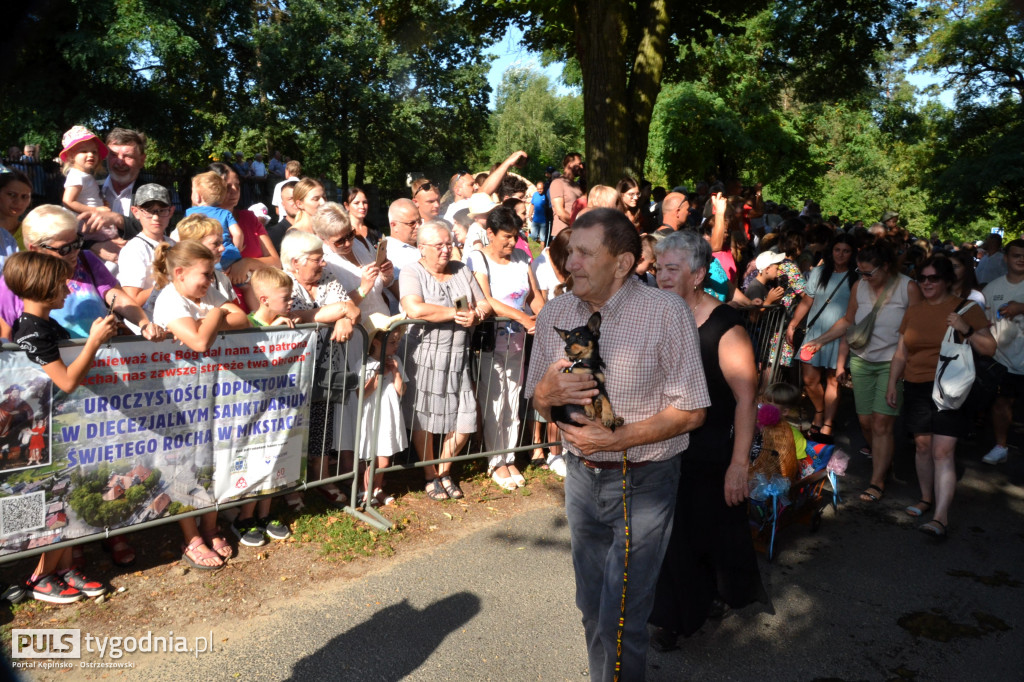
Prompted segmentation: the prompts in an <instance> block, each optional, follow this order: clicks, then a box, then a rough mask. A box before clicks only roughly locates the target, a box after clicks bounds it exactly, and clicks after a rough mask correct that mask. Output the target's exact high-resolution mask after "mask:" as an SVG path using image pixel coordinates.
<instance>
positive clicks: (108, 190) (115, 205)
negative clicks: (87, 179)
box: [102, 175, 135, 215]
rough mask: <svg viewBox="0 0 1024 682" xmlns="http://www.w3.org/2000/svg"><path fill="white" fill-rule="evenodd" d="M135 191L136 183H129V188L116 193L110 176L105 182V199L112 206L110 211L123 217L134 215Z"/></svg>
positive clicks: (103, 189)
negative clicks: (133, 196)
mask: <svg viewBox="0 0 1024 682" xmlns="http://www.w3.org/2000/svg"><path fill="white" fill-rule="evenodd" d="M134 189H135V183H134V182H131V183H128V186H127V187H125V188H124V189H122V190H121V191H120V192H115V191H114V183H113V181H112V180H111V177H110V176H109V175H108V176H107V179H106V180H104V181H103V188H102V191H103V198H104V199H106V201H107V205H109V206H110V210H111V211H113V212H114V213H120V214H121V215H131V214H132V192H133V190H134Z"/></svg>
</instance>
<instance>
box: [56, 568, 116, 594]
mask: <svg viewBox="0 0 1024 682" xmlns="http://www.w3.org/2000/svg"><path fill="white" fill-rule="evenodd" d="M61 578H62V579H63V580H64V582H65V583H66V584H67V586H68V587H70V588H72V589H75V590H78V591H79V592H81V593H82V594H84V595H85V596H87V597H98V596H100V595H101V594H106V593H107V588H106V587H104V586H103V583H101V582H99V581H98V580H90V579H89V578H86V577H85V574H84V573H82V572H81V571H80V570H78V569H77V568H72V569H71V570H70V571H68V572H67V573H65V574H64V575H62V576H61Z"/></svg>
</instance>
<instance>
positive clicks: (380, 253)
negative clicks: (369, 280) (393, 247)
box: [374, 237, 388, 268]
mask: <svg viewBox="0 0 1024 682" xmlns="http://www.w3.org/2000/svg"><path fill="white" fill-rule="evenodd" d="M387 242H388V238H387V237H381V240H380V243H379V244H377V260H376V262H375V263H374V265H376V266H377V267H378V268H379V267H381V266H382V265H384V261H386V260H387V259H388V247H387Z"/></svg>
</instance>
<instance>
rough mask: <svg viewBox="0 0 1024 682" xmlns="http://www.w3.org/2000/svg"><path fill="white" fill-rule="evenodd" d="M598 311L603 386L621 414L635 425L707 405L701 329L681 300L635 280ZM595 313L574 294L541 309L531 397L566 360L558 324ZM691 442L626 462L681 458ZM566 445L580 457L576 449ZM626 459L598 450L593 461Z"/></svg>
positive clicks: (641, 449)
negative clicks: (669, 411)
mask: <svg viewBox="0 0 1024 682" xmlns="http://www.w3.org/2000/svg"><path fill="white" fill-rule="evenodd" d="M600 312H601V318H602V319H601V341H600V351H601V357H602V359H603V360H604V363H605V367H606V369H605V388H606V389H607V391H608V397H609V399H610V400H611V403H612V408H613V409H614V410H615V414H616V415H618V416H620V417H622V418H623V419H624V420H625V422H626V423H627V424H630V423H634V422H639V421H642V420H644V419H647V418H649V417H652V416H654V415H655V414H657V413H659V412H661V411H662V410H664V409H665V408H667V407H674V408H676V409H678V410H683V411H690V410H697V409H702V408H706V407H708V405H709V404H710V399H709V397H708V389H707V384H706V382H705V380H704V369H703V367H702V365H701V359H700V342H699V340H698V338H697V325H696V324H695V323H694V320H693V314H692V313H691V312H690V309H689V307H688V306H687V305H686V303H685V301H683V299H682V298H681V297H680V296H678V295H677V294H674V293H671V292H667V291H661V290H660V289H654V288H652V287H648V286H644V285H643V284H641V283H640V282H638V281H636V280H635V279H629V280H627V281H626V282H624V283H623V285H622V287H621V288H620V289H619V290H618V291H616V292H615V293H614V294H613V295H612V296H611V298H609V299H608V301H607V302H606V303H605V304H604V306H603V307H602V308H601V310H600ZM590 315H591V310H590V307H589V306H588V305H587V304H586V303H584V302H583V301H581V300H580V299H579V298H577V297H576V296H574V295H572V294H571V293H567V294H563V295H562V296H559V297H557V298H555V299H553V300H551V301H549V302H548V303H547V305H545V306H544V308H543V309H542V310H541V311H540V314H539V315H538V316H537V330H536V337H535V340H534V346H533V356H532V359H531V361H530V372H529V375H528V377H527V382H526V395H527V397H530V396H532V395H533V392H534V389H535V388H536V387H537V382H538V381H540V378H541V377H542V376H543V375H544V372H545V371H547V368H548V366H549V365H551V363H553V362H555V361H556V360H558V359H560V358H564V357H565V352H564V351H565V345H564V343H563V342H562V340H561V338H560V337H559V336H558V333H557V332H555V327H558V328H559V329H573V328H575V327H580V326H583V325H584V324H586V323H587V320H588V319H589V318H590ZM689 442H690V436H689V434H688V433H684V434H680V435H678V436H673V437H672V438H668V439H666V440H663V441H659V442H656V443H647V444H644V445H639V446H637V447H635V448H631V449H630V450H629V451H628V452H627V457H628V458H629V460H630V461H632V462H644V461H663V460H667V459H670V458H672V457H674V456H675V455H677V454H679V453H681V452H682V451H683V450H685V449H686V446H687V445H688V444H689ZM564 445H565V447H567V448H568V450H569V451H570V452H572V453H573V454H576V455H579V452H578V451H577V450H576V449H575V448H574V447H573V446H571V445H569V444H568V443H565V444H564ZM621 456H622V455H621V453H618V452H596V453H594V454H592V455H589V456H588V459H592V460H596V461H606V462H612V461H616V460H619V459H620V458H621Z"/></svg>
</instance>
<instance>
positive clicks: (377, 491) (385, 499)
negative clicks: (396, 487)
mask: <svg viewBox="0 0 1024 682" xmlns="http://www.w3.org/2000/svg"><path fill="white" fill-rule="evenodd" d="M373 499H375V500H377V504H379V505H383V506H385V507H390V506H391V505H393V504H394V503H395V496H394V495H388V494H387V493H385V492H384V489H383V488H374V489H373Z"/></svg>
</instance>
